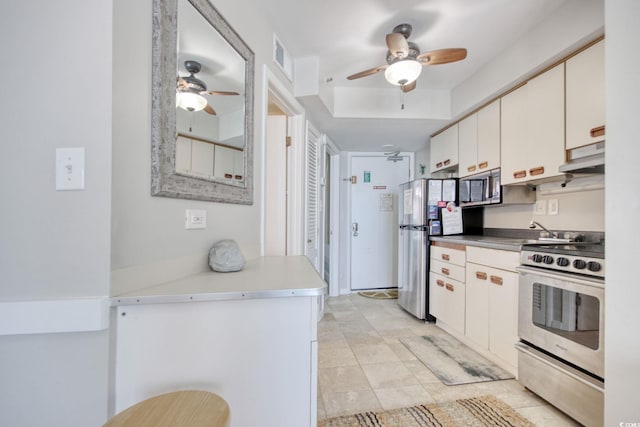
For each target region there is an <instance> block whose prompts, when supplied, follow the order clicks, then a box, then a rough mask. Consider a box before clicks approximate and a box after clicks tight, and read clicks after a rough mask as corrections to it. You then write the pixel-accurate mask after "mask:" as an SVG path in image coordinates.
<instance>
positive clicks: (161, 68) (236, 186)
mask: <svg viewBox="0 0 640 427" xmlns="http://www.w3.org/2000/svg"><path fill="white" fill-rule="evenodd" d="M153 36H154V37H153V42H154V46H153V47H154V49H153V54H154V55H153V102H152V105H153V108H152V110H153V123H152V194H153V195H157V196H165V197H178V198H187V199H197V200H209V201H218V202H228V203H242V204H251V203H253V191H252V190H253V189H252V158H253V156H252V142H253V141H252V136H253V132H252V127H253V76H254V63H253V61H254V55H253V52H252V51H251V50H250V49H249V48H248V46H247V45H246V44H245V43H244V42H243V41H242V39H241V38H240V37H239V36H238V35H237V34H236V33H235V32H234V31H233V29H231V27H230V26H229V25H228V23H227V22H226V21H225V20H224V18H222V16H220V14H219V13H218V11H217V10H216V9H215V8H214V7H213V6H212V5H211V4H210V3H209V2H208V1H207V0H154V34H153Z"/></svg>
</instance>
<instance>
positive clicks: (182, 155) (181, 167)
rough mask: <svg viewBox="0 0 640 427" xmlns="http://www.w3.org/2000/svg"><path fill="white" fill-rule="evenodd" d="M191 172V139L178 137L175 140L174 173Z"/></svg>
mask: <svg viewBox="0 0 640 427" xmlns="http://www.w3.org/2000/svg"><path fill="white" fill-rule="evenodd" d="M190 171H191V139H189V138H185V137H184V136H179V137H178V138H177V139H176V172H179V173H180V172H181V173H189V172H190Z"/></svg>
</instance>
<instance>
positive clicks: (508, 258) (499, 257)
mask: <svg viewBox="0 0 640 427" xmlns="http://www.w3.org/2000/svg"><path fill="white" fill-rule="evenodd" d="M467 261H468V262H473V263H476V264H482V265H488V266H491V267H495V268H499V269H501V270H508V271H516V267H517V266H518V264H520V252H512V251H502V250H498V249H487V248H479V247H477V246H468V247H467Z"/></svg>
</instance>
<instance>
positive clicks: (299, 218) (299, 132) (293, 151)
mask: <svg viewBox="0 0 640 427" xmlns="http://www.w3.org/2000/svg"><path fill="white" fill-rule="evenodd" d="M262 88H263V90H262V111H263V114H262V117H261V120H262V122H261V124H260V125H261V128H262V129H261V130H262V132H261V133H260V134H261V135H262V139H261V141H260V148H261V163H260V166H261V171H260V177H261V180H260V223H261V224H262V227H261V228H260V254H261V255H262V256H264V253H265V229H266V227H267V224H266V218H265V206H266V203H265V201H266V199H265V197H266V193H265V185H266V179H265V178H266V149H267V116H268V103H269V98H271V99H272V100H273V101H274V103H275V104H276V105H278V107H279V108H280V109H281V110H282V111H283V112H284V113H285V114H286V115H287V134H288V135H289V137H290V138H291V146H289V148H288V155H287V255H302V254H303V239H304V160H305V159H304V144H305V110H304V108H303V107H302V105H301V104H300V103H299V102H298V101H297V100H296V99H295V97H293V95H291V93H290V92H289V90H287V88H286V87H285V86H284V84H283V83H282V82H280V80H279V79H278V78H277V77H276V76H275V74H274V73H273V72H272V71H271V70H270V69H269V68H268V67H267V65H266V64H264V65H263V72H262Z"/></svg>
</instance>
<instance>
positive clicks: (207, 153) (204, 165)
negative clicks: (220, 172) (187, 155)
mask: <svg viewBox="0 0 640 427" xmlns="http://www.w3.org/2000/svg"><path fill="white" fill-rule="evenodd" d="M213 147H214V145H213V144H210V143H208V142H202V141H198V140H195V139H192V140H191V174H192V175H196V176H201V177H203V178H210V177H212V176H213Z"/></svg>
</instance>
